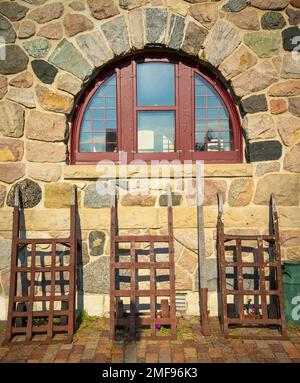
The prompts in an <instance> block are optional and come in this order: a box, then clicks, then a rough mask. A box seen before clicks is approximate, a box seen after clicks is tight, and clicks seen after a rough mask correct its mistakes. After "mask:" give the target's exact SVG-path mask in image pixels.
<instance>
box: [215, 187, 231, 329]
mask: <svg viewBox="0 0 300 383" xmlns="http://www.w3.org/2000/svg"><path fill="white" fill-rule="evenodd" d="M217 236H218V239H217V241H218V245H217V246H218V250H217V251H218V262H219V278H220V294H221V299H222V314H223V315H222V326H223V332H224V335H225V336H227V335H228V331H229V329H228V316H227V295H226V294H225V291H226V267H225V248H224V220H223V199H222V195H221V193H218V224H217Z"/></svg>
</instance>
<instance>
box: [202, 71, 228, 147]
mask: <svg viewBox="0 0 300 383" xmlns="http://www.w3.org/2000/svg"><path fill="white" fill-rule="evenodd" d="M195 150H196V151H230V150H232V136H231V127H230V119H229V114H228V110H227V108H226V106H225V104H224V102H223V100H222V99H221V97H220V96H219V95H218V93H217V92H216V91H215V90H214V89H213V87H212V86H211V85H210V84H209V83H208V82H207V81H206V80H204V79H203V78H202V77H201V76H199V75H197V74H196V75H195Z"/></svg>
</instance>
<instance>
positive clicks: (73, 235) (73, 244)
mask: <svg viewBox="0 0 300 383" xmlns="http://www.w3.org/2000/svg"><path fill="white" fill-rule="evenodd" d="M76 209H77V187H76V185H73V186H72V196H71V207H70V274H69V275H70V293H69V294H70V295H69V296H70V297H72V301H71V300H69V301H68V311H69V318H68V335H69V337H70V339H72V337H73V334H74V332H75V321H76V316H75V309H76V275H77V272H76V271H77V270H76V268H77V211H76Z"/></svg>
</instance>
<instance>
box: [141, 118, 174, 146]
mask: <svg viewBox="0 0 300 383" xmlns="http://www.w3.org/2000/svg"><path fill="white" fill-rule="evenodd" d="M174 121H175V112H173V111H162V112H160V111H159V112H158V111H155V112H154V111H151V112H138V151H139V152H142V153H145V152H148V153H151V152H152V153H153V152H174V126H175V122H174Z"/></svg>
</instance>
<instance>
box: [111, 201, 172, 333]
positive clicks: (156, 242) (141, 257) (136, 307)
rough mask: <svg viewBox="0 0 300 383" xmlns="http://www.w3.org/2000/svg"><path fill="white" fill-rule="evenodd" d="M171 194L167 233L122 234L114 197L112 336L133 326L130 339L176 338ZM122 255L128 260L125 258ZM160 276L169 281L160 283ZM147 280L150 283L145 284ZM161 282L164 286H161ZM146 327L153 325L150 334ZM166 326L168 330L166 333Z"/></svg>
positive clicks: (112, 230) (112, 207)
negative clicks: (141, 331) (144, 328)
mask: <svg viewBox="0 0 300 383" xmlns="http://www.w3.org/2000/svg"><path fill="white" fill-rule="evenodd" d="M168 196H169V198H168V205H169V206H168V208H167V211H168V234H167V235H138V236H135V235H118V234H117V231H118V230H117V223H116V222H117V213H116V206H115V197H114V198H113V199H112V206H111V258H110V338H111V339H115V338H116V337H117V335H118V329H119V328H120V327H122V328H123V329H126V328H128V329H129V334H127V335H128V337H129V338H130V339H137V338H139V337H143V338H157V337H158V336H159V338H160V339H161V338H173V339H176V302H175V264H174V237H173V211H172V206H171V197H170V194H168ZM164 244H165V245H164ZM122 258H124V259H125V261H122ZM141 272H142V273H141ZM166 277H167V278H166ZM122 278H123V280H126V278H127V286H126V283H124V282H122ZM160 278H163V279H167V280H166V281H164V282H162V283H160V282H159V281H160ZM141 281H142V283H141ZM143 281H144V282H143ZM146 281H147V282H146ZM146 283H147V286H145V284H146ZM159 284H161V285H162V286H158V285H159ZM164 284H168V286H167V287H166V286H164ZM158 287H160V288H158ZM159 298H161V300H160V301H159ZM143 307H144V310H143ZM143 311H144V312H143ZM145 326H146V327H149V331H148V333H147V334H146V335H141V334H139V331H138V330H139V329H140V328H142V327H145ZM166 326H167V327H168V329H167V327H166ZM162 328H166V330H165V331H164V332H162V331H161V329H162Z"/></svg>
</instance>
